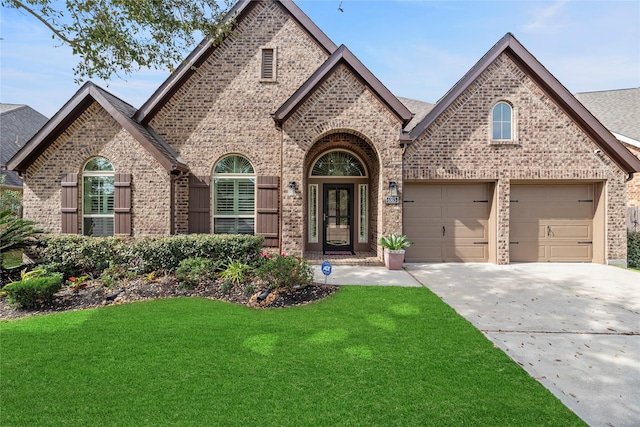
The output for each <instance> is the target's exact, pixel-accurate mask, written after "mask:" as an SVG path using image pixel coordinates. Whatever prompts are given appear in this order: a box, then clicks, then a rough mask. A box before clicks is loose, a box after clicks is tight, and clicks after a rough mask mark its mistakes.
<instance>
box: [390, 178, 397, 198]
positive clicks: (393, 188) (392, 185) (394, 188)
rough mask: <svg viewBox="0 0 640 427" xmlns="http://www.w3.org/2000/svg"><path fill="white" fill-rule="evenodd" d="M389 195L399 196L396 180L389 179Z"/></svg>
mask: <svg viewBox="0 0 640 427" xmlns="http://www.w3.org/2000/svg"><path fill="white" fill-rule="evenodd" d="M389 195H390V196H391V197H398V184H397V183H396V182H395V181H389Z"/></svg>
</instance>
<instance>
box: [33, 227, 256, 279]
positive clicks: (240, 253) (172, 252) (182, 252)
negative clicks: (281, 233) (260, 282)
mask: <svg viewBox="0 0 640 427" xmlns="http://www.w3.org/2000/svg"><path fill="white" fill-rule="evenodd" d="M263 242H264V238H263V237H262V236H248V235H208V234H201V235H180V236H166V237H143V238H141V239H138V240H134V239H131V238H121V237H88V236H81V235H58V236H47V237H44V238H41V239H40V242H39V243H40V247H39V249H38V250H37V251H36V253H35V254H34V255H35V256H37V257H39V258H41V259H42V260H43V261H44V262H45V263H47V264H49V266H50V268H51V269H52V270H54V271H58V272H60V273H62V274H63V275H64V277H71V276H83V275H87V274H88V275H90V276H93V277H99V276H100V275H102V273H103V272H104V271H105V270H106V269H108V268H109V267H110V266H114V265H115V266H119V267H120V268H121V269H122V268H126V269H127V270H128V271H130V272H131V273H132V274H144V273H149V272H152V271H165V272H171V271H175V270H176V269H177V268H178V267H179V266H180V262H181V261H183V260H185V259H189V258H209V259H213V260H227V259H229V258H230V259H232V260H234V261H236V260H237V261H242V262H246V263H248V264H252V263H255V262H256V261H257V260H258V259H259V258H260V248H261V247H262V244H263ZM218 269H219V270H220V269H222V266H219V267H218Z"/></svg>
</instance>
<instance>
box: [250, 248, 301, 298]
mask: <svg viewBox="0 0 640 427" xmlns="http://www.w3.org/2000/svg"><path fill="white" fill-rule="evenodd" d="M262 259H263V262H262V265H260V267H259V268H258V270H257V275H258V277H260V278H261V279H262V280H264V281H266V282H267V283H269V287H270V288H271V289H275V288H282V289H292V288H293V287H294V286H300V287H306V286H308V285H310V284H311V283H312V282H313V269H312V268H311V266H310V265H309V262H308V261H307V260H306V259H304V258H300V257H297V256H292V255H285V254H282V255H277V254H276V255H269V254H264V253H263V254H262Z"/></svg>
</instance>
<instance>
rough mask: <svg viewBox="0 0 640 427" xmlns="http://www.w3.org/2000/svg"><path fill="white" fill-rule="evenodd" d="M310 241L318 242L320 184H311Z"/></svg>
mask: <svg viewBox="0 0 640 427" xmlns="http://www.w3.org/2000/svg"><path fill="white" fill-rule="evenodd" d="M309 243H318V184H309Z"/></svg>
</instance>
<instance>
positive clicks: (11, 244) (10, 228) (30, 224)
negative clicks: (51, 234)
mask: <svg viewBox="0 0 640 427" xmlns="http://www.w3.org/2000/svg"><path fill="white" fill-rule="evenodd" d="M42 233H44V231H42V230H40V229H39V228H38V227H36V222H35V221H29V220H26V219H22V218H20V217H19V216H17V215H16V214H15V213H14V212H13V211H12V210H11V209H5V210H3V211H0V270H1V269H2V267H3V265H4V263H3V261H2V258H3V254H5V253H7V252H10V251H13V250H17V249H24V248H27V247H29V246H32V245H33V244H34V243H36V239H35V237H37V236H38V235H41V234H42Z"/></svg>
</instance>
